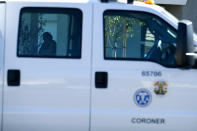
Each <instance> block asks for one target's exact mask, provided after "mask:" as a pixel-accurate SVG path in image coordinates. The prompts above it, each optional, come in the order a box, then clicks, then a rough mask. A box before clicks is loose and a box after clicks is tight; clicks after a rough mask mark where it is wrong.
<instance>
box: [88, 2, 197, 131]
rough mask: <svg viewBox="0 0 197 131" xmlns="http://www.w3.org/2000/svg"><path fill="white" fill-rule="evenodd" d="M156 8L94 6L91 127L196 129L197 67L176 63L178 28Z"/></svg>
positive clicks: (100, 130)
mask: <svg viewBox="0 0 197 131" xmlns="http://www.w3.org/2000/svg"><path fill="white" fill-rule="evenodd" d="M147 11H149V12H147ZM150 12H151V13H150ZM154 12H156V11H155V10H153V9H151V8H147V7H138V6H134V5H125V4H110V3H109V4H102V5H96V4H95V5H94V16H96V17H95V18H94V19H95V20H94V22H95V23H94V36H93V40H94V41H93V71H92V81H94V82H95V83H92V101H91V102H92V103H91V106H92V110H91V112H92V113H91V114H92V115H91V120H92V121H91V131H120V130H122V131H132V130H133V131H143V130H147V131H174V130H179V131H185V130H187V131H195V130H196V128H197V126H196V123H197V103H196V100H195V96H197V81H196V73H197V70H196V69H180V68H178V67H177V66H176V62H175V50H176V37H177V33H176V29H175V28H174V27H172V26H171V25H169V24H168V23H167V22H166V21H165V20H163V19H162V17H163V16H162V15H156V14H159V13H158V12H157V13H154ZM103 32H104V34H103Z"/></svg>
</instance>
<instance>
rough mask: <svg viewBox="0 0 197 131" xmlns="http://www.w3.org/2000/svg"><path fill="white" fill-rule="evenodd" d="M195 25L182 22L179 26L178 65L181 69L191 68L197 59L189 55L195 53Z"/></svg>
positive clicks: (186, 21) (185, 21)
mask: <svg viewBox="0 0 197 131" xmlns="http://www.w3.org/2000/svg"><path fill="white" fill-rule="evenodd" d="M193 42H194V40H193V25H192V22H191V21H188V20H182V21H180V22H179V24H178V33H177V46H176V63H177V65H178V66H179V67H186V68H191V67H192V66H193V65H194V63H195V58H194V56H192V55H187V54H188V53H194V43H193Z"/></svg>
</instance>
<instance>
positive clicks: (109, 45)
mask: <svg viewBox="0 0 197 131" xmlns="http://www.w3.org/2000/svg"><path fill="white" fill-rule="evenodd" d="M104 26H105V27H104V35H105V37H104V39H105V41H104V43H105V59H121V60H150V61H156V62H158V63H161V64H163V65H166V66H176V64H175V49H176V37H177V33H176V30H175V29H174V28H172V27H171V26H170V25H168V24H167V23H166V22H165V21H163V20H162V19H160V18H159V17H157V16H155V15H152V14H149V13H144V12H129V11H115V10H110V11H105V13H104Z"/></svg>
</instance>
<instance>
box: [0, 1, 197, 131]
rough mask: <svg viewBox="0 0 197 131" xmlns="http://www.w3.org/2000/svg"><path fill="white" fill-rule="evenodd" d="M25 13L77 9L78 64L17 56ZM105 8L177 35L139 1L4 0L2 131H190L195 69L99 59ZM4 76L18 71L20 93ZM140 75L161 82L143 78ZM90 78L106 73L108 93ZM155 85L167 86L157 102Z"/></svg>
mask: <svg viewBox="0 0 197 131" xmlns="http://www.w3.org/2000/svg"><path fill="white" fill-rule="evenodd" d="M0 1H1V0H0ZM88 2H89V3H88ZM24 7H47V8H48V7H51V8H77V9H80V10H81V11H82V12H83V22H82V23H83V26H82V56H81V59H60V58H33V57H32V58H30V57H18V56H17V41H18V29H19V17H20V10H21V9H22V8H24ZM108 9H112V10H128V11H140V12H149V13H151V14H154V15H157V16H159V17H160V18H161V19H163V20H164V21H166V22H167V23H169V24H170V25H171V26H172V27H173V28H174V29H177V28H178V20H177V19H176V18H174V17H173V16H171V15H170V14H168V12H166V11H165V10H164V9H163V8H161V7H159V6H157V5H147V4H144V3H141V2H134V4H133V5H132V4H123V3H121V4H120V3H115V2H109V3H105V4H103V3H100V2H98V0H90V1H89V0H83V1H82V2H79V1H78V0H74V1H72V0H66V1H65V0H57V1H54V0H53V1H52V0H45V1H43V0H32V1H29V0H20V1H18V0H6V4H5V3H4V4H2V3H1V4H0V17H1V19H0V117H1V116H2V113H1V112H2V101H3V103H4V105H3V106H4V107H3V118H2V117H1V118H0V128H2V131H79V130H80V131H132V130H134V131H144V130H146V131H176V130H177V131H196V128H197V125H196V123H197V103H196V99H195V96H197V81H196V73H197V70H196V69H181V68H168V67H164V66H162V65H160V64H158V63H155V62H150V61H135V60H132V61H124V60H123V61H116V60H106V59H104V43H103V42H104V34H103V32H104V29H103V28H104V27H103V13H104V11H106V10H108ZM2 18H3V19H2ZM5 21H6V22H5ZM5 23H6V24H5ZM4 41H5V42H4ZM195 42H196V43H197V40H196V41H195ZM4 45H5V47H4ZM4 50H5V56H4ZM4 59H5V60H4ZM10 69H17V70H20V73H21V78H20V79H21V81H20V82H21V83H20V86H16V87H15V86H13V87H11V86H8V84H7V76H8V75H7V72H8V70H10ZM143 71H145V72H161V75H160V76H154V75H153V76H142V72H143ZM96 72H107V73H108V86H107V88H103V89H98V88H96V87H95V73H96ZM158 81H165V82H166V83H167V84H168V87H167V88H168V92H167V94H166V95H164V96H159V95H156V94H155V93H154V84H155V82H158ZM144 88H145V89H148V90H149V91H150V93H151V95H152V101H151V103H150V105H149V106H148V107H144V108H142V107H139V106H137V105H136V103H135V102H134V96H135V92H136V91H137V90H138V89H144ZM3 89H4V90H3ZM2 90H3V91H2ZM2 92H4V94H3V95H2ZM2 98H3V99H2ZM2 119H3V121H1V120H2ZM148 120H149V121H150V120H155V121H156V122H155V123H148V122H147V121H148ZM1 123H3V124H2V126H1Z"/></svg>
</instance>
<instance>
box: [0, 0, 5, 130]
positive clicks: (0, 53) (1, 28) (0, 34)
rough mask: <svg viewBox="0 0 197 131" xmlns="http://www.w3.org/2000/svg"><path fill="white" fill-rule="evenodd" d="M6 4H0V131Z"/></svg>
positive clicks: (0, 125) (0, 123)
mask: <svg viewBox="0 0 197 131" xmlns="http://www.w3.org/2000/svg"><path fill="white" fill-rule="evenodd" d="M4 38H5V3H0V129H1V127H2V109H3V85H4V83H3V72H4V70H3V69H4V49H5V48H4V42H5V39H4Z"/></svg>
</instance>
